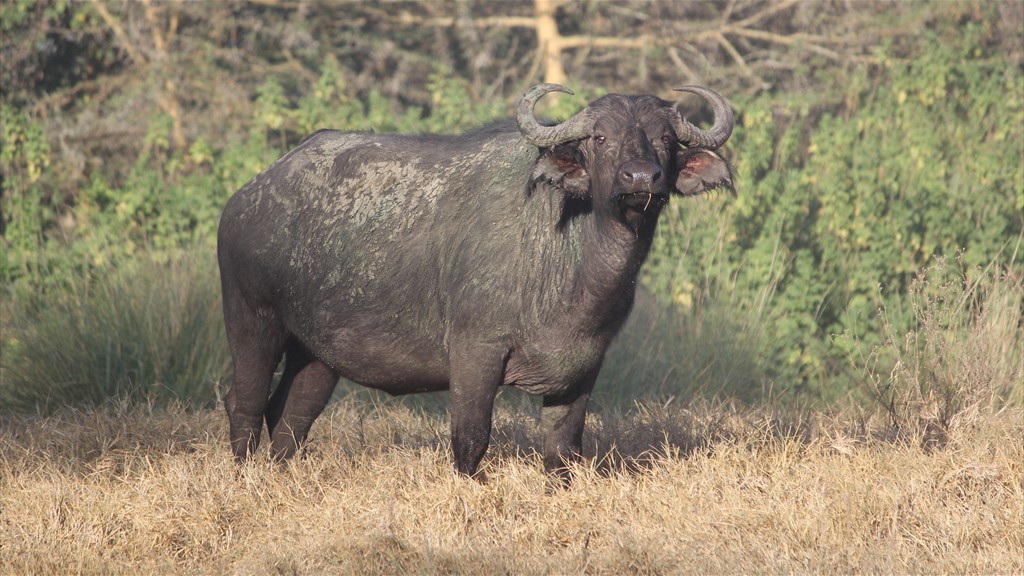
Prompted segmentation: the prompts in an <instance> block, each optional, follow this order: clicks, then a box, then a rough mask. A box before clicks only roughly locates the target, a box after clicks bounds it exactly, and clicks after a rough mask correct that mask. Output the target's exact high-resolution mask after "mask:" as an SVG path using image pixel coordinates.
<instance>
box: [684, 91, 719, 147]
mask: <svg viewBox="0 0 1024 576" xmlns="http://www.w3.org/2000/svg"><path fill="white" fill-rule="evenodd" d="M673 90H675V91H676V92H691V93H693V94H696V95H698V96H700V97H701V98H703V99H705V100H707V101H708V103H709V104H711V110H712V111H713V112H714V113H715V125H714V126H712V127H711V129H710V130H701V129H700V128H697V127H696V126H694V125H693V124H690V123H689V122H687V121H686V120H684V119H683V118H682V116H680V115H679V112H678V111H676V113H675V114H674V115H673V117H672V127H673V128H674V129H675V131H676V136H677V137H678V138H679V142H681V143H682V144H683V145H684V146H687V147H689V148H707V149H708V150H714V149H716V148H720V147H721V146H722V144H725V141H726V140H728V139H729V136H730V135H732V108H729V103H728V102H726V100H725V98H724V97H722V95H721V94H719V93H718V92H715V91H714V90H711V89H709V88H704V87H703V86H681V87H679V88H673Z"/></svg>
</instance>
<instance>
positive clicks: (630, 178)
mask: <svg viewBox="0 0 1024 576" xmlns="http://www.w3.org/2000/svg"><path fill="white" fill-rule="evenodd" d="M619 177H620V178H621V180H622V183H623V184H626V185H627V186H628V185H633V186H642V187H647V186H650V185H652V184H654V183H655V182H657V181H658V180H660V179H661V167H660V166H658V165H657V164H655V163H653V162H645V161H642V160H633V161H632V162H627V163H626V164H625V165H624V166H623V167H622V169H621V170H620V171H619Z"/></svg>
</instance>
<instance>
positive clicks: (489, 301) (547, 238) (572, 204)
mask: <svg viewBox="0 0 1024 576" xmlns="http://www.w3.org/2000/svg"><path fill="white" fill-rule="evenodd" d="M555 90H559V91H567V90H566V89H564V88H562V87H560V86H557V85H542V86H537V87H535V88H534V89H532V90H531V91H530V92H528V93H527V95H526V96H524V100H523V103H522V104H521V105H520V110H519V115H518V117H517V122H518V126H517V122H513V121H505V122H498V123H495V124H492V125H489V126H487V127H485V128H482V129H480V130H477V131H475V132H471V133H468V134H463V135H460V136H435V135H422V136H408V135H397V134H370V133H345V132H336V131H321V132H318V133H316V134H314V135H313V136H311V137H310V138H309V139H307V140H306V141H305V142H303V143H302V144H300V145H299V146H298V147H297V148H295V149H294V150H292V151H291V152H289V153H288V154H286V155H285V156H284V157H282V158H281V159H280V160H278V161H277V162H276V163H274V164H273V165H272V166H271V167H270V168H268V169H267V170H265V171H264V172H262V173H261V174H259V175H258V176H256V177H255V178H254V179H253V180H252V181H250V182H249V183H248V184H246V185H245V186H243V187H242V188H241V189H240V190H239V191H238V192H237V193H236V194H235V195H234V196H233V197H232V198H231V200H230V201H229V202H228V204H227V207H226V209H225V210H224V215H223V217H222V219H221V223H220V230H219V236H218V256H219V261H220V271H221V281H222V284H223V296H224V318H225V323H226V327H227V336H228V341H229V344H230V347H231V354H232V357H233V361H234V368H235V381H234V384H233V386H232V387H231V390H230V392H229V393H228V395H227V399H226V402H225V404H226V408H227V413H228V417H229V420H230V426H231V447H232V450H233V451H234V454H235V456H236V457H237V458H239V459H243V458H245V457H247V456H248V455H249V454H251V453H252V452H253V451H255V450H256V448H257V445H258V443H259V439H260V433H261V429H262V426H263V421H264V420H265V421H266V425H267V428H268V430H269V433H270V438H271V442H272V452H273V454H274V456H275V457H277V458H288V457H290V456H292V455H293V454H294V453H295V451H296V450H297V448H298V446H299V445H300V444H301V443H302V441H303V440H305V438H306V436H307V434H308V432H309V429H310V426H311V425H312V424H313V421H314V420H315V419H316V417H317V416H318V415H319V414H320V412H321V411H322V410H323V408H324V406H325V404H326V403H327V401H328V399H329V398H330V396H331V392H332V390H333V389H334V387H335V384H336V382H337V380H338V378H339V377H340V376H343V377H345V378H348V379H350V380H352V381H354V382H358V383H360V384H364V385H366V386H370V387H373V388H377V389H380V390H384V391H386V392H389V393H391V394H409V393H414V392H425V391H431V390H444V389H450V390H451V426H452V449H453V451H454V458H455V467H456V468H457V469H458V470H459V471H461V472H463V473H465V474H474V473H475V472H476V470H477V466H478V465H479V463H480V460H481V458H482V457H483V455H484V452H485V451H486V449H487V445H488V441H489V438H490V432H491V411H492V405H493V402H494V397H495V394H496V392H497V389H498V387H499V386H501V385H503V384H504V385H510V386H517V387H519V388H521V389H523V390H526V391H527V392H530V393H532V394H540V395H542V396H543V409H542V422H541V426H542V429H543V436H544V447H543V456H544V464H545V467H546V468H547V469H548V470H551V471H557V472H559V473H562V472H564V466H565V464H566V463H568V462H570V461H572V460H574V459H576V458H578V456H579V454H580V451H581V442H582V435H583V423H584V416H585V408H586V404H587V398H588V397H589V395H590V392H591V389H592V388H593V385H594V380H595V378H596V377H597V373H598V370H599V369H600V367H601V361H602V359H603V357H604V353H605V350H606V349H607V348H608V345H609V343H610V342H611V340H612V338H613V337H614V336H615V334H616V333H617V332H618V331H619V329H620V328H621V326H622V324H623V322H624V321H625V320H626V317H627V315H628V314H629V311H630V307H631V306H632V303H633V293H634V289H635V285H636V277H637V273H638V272H639V270H640V266H641V264H642V263H643V262H644V259H645V258H646V256H647V252H648V250H649V248H650V246H651V240H652V238H653V235H654V230H655V226H656V224H657V221H658V215H659V213H660V212H661V209H662V207H663V206H664V205H665V204H666V203H667V201H668V198H669V194H670V193H672V192H677V193H681V194H684V195H690V194H699V193H702V192H705V191H707V190H709V189H711V188H715V187H727V188H731V187H732V182H731V178H730V171H729V168H728V166H727V165H726V163H725V162H724V161H723V160H722V159H721V158H720V157H719V156H718V155H717V154H715V153H714V152H712V151H711V149H713V148H717V147H718V146H720V145H721V144H722V143H724V142H725V140H726V139H727V138H728V136H729V132H730V131H731V128H732V114H731V112H730V111H729V109H728V106H727V105H726V104H725V101H724V100H723V99H721V97H720V96H718V95H717V94H714V93H713V92H711V91H709V90H706V89H697V88H693V89H689V91H693V92H697V93H699V94H701V95H702V96H704V97H705V98H707V99H709V101H711V102H712V105H713V107H714V110H715V114H716V123H715V128H713V129H712V130H710V131H708V132H705V131H702V130H699V129H697V128H696V127H694V126H693V125H691V124H689V123H687V122H686V121H685V120H681V119H680V118H679V116H678V113H677V112H676V110H675V108H674V105H673V103H671V102H668V101H665V100H662V99H660V98H657V97H654V96H650V95H640V96H622V95H609V96H605V97H603V98H601V99H599V100H597V101H595V102H593V103H592V104H591V105H590V106H588V107H587V108H586V109H584V110H583V111H581V112H580V113H579V114H577V115H576V116H574V117H573V118H572V119H570V120H568V121H566V122H565V123H563V124H559V125H557V126H552V127H548V126H543V125H541V124H539V123H537V122H536V120H534V119H533V104H535V103H536V101H537V99H539V98H540V97H541V96H543V95H544V94H545V93H547V92H550V91H555ZM715 98H717V100H716V99H715ZM723 116H724V118H723ZM681 132H686V134H682V133H681ZM695 143H696V144H695ZM681 144H684V145H685V144H689V145H690V147H685V146H681ZM282 356H284V357H285V368H284V375H283V377H282V378H281V381H280V384H278V386H277V388H276V390H273V391H272V390H271V381H272V378H273V374H274V371H275V368H276V367H277V365H278V363H279V362H280V360H281V358H282Z"/></svg>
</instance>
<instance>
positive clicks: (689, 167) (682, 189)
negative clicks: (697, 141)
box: [676, 148, 736, 196]
mask: <svg viewBox="0 0 1024 576" xmlns="http://www.w3.org/2000/svg"><path fill="white" fill-rule="evenodd" d="M678 161H679V166H680V169H679V175H678V176H677V177H676V192H678V193H680V194H682V195H683V196H695V195H697V194H703V193H705V192H708V191H710V190H714V189H716V188H725V189H727V190H729V191H730V192H732V194H733V195H734V196H735V195H736V188H735V187H734V186H733V183H732V168H730V167H729V163H728V162H726V161H725V160H724V159H722V157H721V156H719V155H718V154H716V153H714V152H712V151H711V150H704V149H701V148H686V149H683V150H680V151H679V157H678Z"/></svg>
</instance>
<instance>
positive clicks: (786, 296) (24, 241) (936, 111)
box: [0, 0, 1024, 423]
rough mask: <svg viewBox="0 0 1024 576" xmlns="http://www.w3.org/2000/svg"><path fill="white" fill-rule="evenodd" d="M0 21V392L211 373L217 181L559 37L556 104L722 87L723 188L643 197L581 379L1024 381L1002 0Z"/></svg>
mask: <svg viewBox="0 0 1024 576" xmlns="http://www.w3.org/2000/svg"><path fill="white" fill-rule="evenodd" d="M550 23H553V24H554V25H555V27H554V29H553V31H552V29H551V28H550V27H548V28H545V27H544V26H545V25H546V24H550ZM0 29H2V33H3V66H2V77H0V95H2V110H0V112H2V130H3V132H2V144H3V145H2V151H0V162H2V169H3V174H2V184H3V191H2V194H3V195H2V203H0V206H2V215H0V222H2V248H3V251H2V257H0V281H2V287H0V291H2V294H0V295H2V320H3V323H2V327H0V329H2V335H0V345H2V357H0V401H2V403H3V406H4V408H13V409H18V410H30V411H37V410H41V411H49V410H52V409H54V408H56V407H60V406H66V405H75V404H79V403H96V402H102V401H103V400H104V399H109V398H112V397H117V398H129V399H133V400H136V401H138V400H146V401H149V402H156V403H163V402H167V401H168V400H171V399H176V400H181V401H186V402H189V403H192V404H195V405H210V404H213V403H214V402H215V401H216V400H217V399H218V394H219V392H220V386H222V385H223V382H226V381H227V380H228V377H229V374H228V371H229V364H228V362H227V357H226V351H225V347H224V345H223V338H222V337H221V335H220V331H221V330H222V328H221V324H220V322H221V321H220V319H219V315H220V311H219V294H218V286H217V281H216V275H215V270H216V266H215V263H214V259H213V256H212V254H213V238H214V233H215V230H216V226H217V219H218V216H219V213H220V209H221V207H222V206H223V204H224V202H225V201H226V199H227V198H228V197H229V195H230V194H231V193H232V192H233V191H234V190H236V189H237V188H238V187H239V186H241V185H242V184H243V183H244V182H245V181H247V180H248V179H249V178H251V177H252V176H253V175H255V174H256V173H257V172H258V171H260V170H261V169H263V168H264V167H266V166H267V165H268V164H269V163H271V162H272V161H273V160H274V159H276V158H277V157H278V156H279V155H280V154H282V153H283V152H284V151H286V150H287V149H288V148H289V147H291V146H293V145H294V144H296V143H297V142H298V141H299V140H301V139H302V138H303V137H304V136H306V135H308V134H309V133H311V132H312V131H314V130H316V129H318V128H321V127H332V128H340V129H373V130H377V131H393V130H398V131H437V132H458V131H461V130H463V129H466V128H468V127H471V126H474V125H478V124H480V123H482V122H485V121H487V120H489V119H492V118H495V117H499V116H502V115H506V114H508V113H510V111H511V109H512V108H513V106H514V104H515V102H516V100H517V98H518V96H519V94H521V93H522V91H523V90H524V89H525V88H526V87H528V86H529V85H531V84H533V83H536V82H538V81H541V80H543V79H552V78H553V75H557V74H558V73H559V68H560V73H562V74H564V75H565V76H566V80H565V81H566V82H567V83H568V84H569V85H570V86H571V87H572V88H573V89H575V90H576V91H577V96H576V97H574V98H558V99H554V98H553V100H556V101H555V102H554V103H553V104H551V105H550V106H549V108H548V113H549V114H552V115H554V116H556V117H557V116H561V115H567V114H569V113H571V112H573V111H574V110H576V109H578V107H579V106H582V105H583V104H584V103H585V102H586V101H588V100H590V99H592V98H594V97H596V96H598V95H600V94H602V93H605V92H609V91H615V92H652V93H657V94H660V95H663V96H669V95H670V94H671V90H670V89H671V87H672V86H676V85H680V84H684V83H701V84H706V85H709V86H712V87H714V88H716V89H718V90H719V91H721V92H722V93H723V94H725V95H727V97H729V99H730V101H731V102H732V104H733V106H734V108H735V110H736V112H737V125H736V130H735V132H734V135H733V137H732V140H731V141H730V144H729V151H728V154H729V155H730V159H731V161H732V162H733V164H734V165H735V166H736V170H737V175H738V182H739V186H738V189H739V194H738V196H737V197H736V198H731V197H725V196H712V197H709V198H700V199H687V200H685V201H679V202H674V203H673V205H672V206H671V207H670V209H669V212H668V214H667V215H665V216H664V217H663V222H662V226H661V227H660V232H659V237H658V241H657V246H656V247H655V250H654V251H653V254H652V256H651V259H650V261H649V263H648V264H647V266H646V268H645V272H644V277H643V283H644V286H645V287H646V288H647V290H648V291H649V294H647V295H644V296H643V297H642V298H641V300H640V302H639V303H638V306H637V314H636V315H635V318H634V319H633V320H632V321H631V323H630V325H629V327H628V328H627V330H626V332H625V333H624V334H623V335H622V337H621V338H620V339H619V342H618V344H617V347H616V348H615V349H613V350H612V351H611V352H610V357H609V362H608V365H607V368H606V370H605V372H604V374H603V376H602V378H603V380H604V382H603V383H602V384H601V385H600V387H599V390H600V394H601V396H600V397H599V398H598V403H599V405H604V406H609V407H623V406H625V407H628V406H629V405H630V403H631V402H633V401H634V400H635V399H651V400H658V401H661V402H666V401H670V400H672V399H678V400H690V399H693V398H695V397H718V398H734V399H739V400H742V401H747V402H768V403H773V404H774V403H782V404H796V405H807V404H812V405H827V404H834V403H836V402H848V401H851V400H852V401H853V402H854V403H861V404H863V403H864V402H869V403H870V402H874V401H876V400H880V401H881V402H882V404H880V405H881V406H883V407H884V408H885V409H886V410H888V411H889V412H890V413H891V414H894V415H896V414H897V413H898V412H899V411H900V410H905V409H906V410H909V408H907V407H908V406H917V407H920V406H924V405H926V404H929V402H938V404H937V405H941V406H942V408H941V410H939V413H940V414H945V418H946V420H947V423H948V420H949V418H950V417H951V415H952V414H955V413H956V411H957V410H959V409H961V408H963V407H965V406H968V405H973V404H972V403H974V402H976V401H977V398H978V397H979V394H981V392H978V393H977V394H975V393H968V391H969V390H982V391H984V392H985V394H988V396H986V398H989V399H990V400H993V401H995V402H997V403H998V404H1000V405H1002V404H1005V403H1010V404H1017V405H1019V404H1020V403H1021V398H1022V395H1024V392H1022V390H1024V384H1022V383H1021V382H1022V381H1024V336H1022V331H1024V327H1022V323H1021V310H1022V307H1024V288H1022V281H1024V265H1022V258H1024V256H1022V254H1021V251H1022V249H1024V245H1022V238H1024V236H1022V234H1024V149H1022V147H1024V86H1022V66H1024V5H1022V4H1021V3H1020V2H1016V1H1013V0H1010V1H1005V2H936V3H923V2H921V3H917V2H915V3H897V4H892V3H888V2H877V3H876V2H857V3H839V2H835V3H824V2H795V1H789V0H786V1H781V2H769V3H762V2H748V1H742V0H740V1H725V0H722V1H713V2H698V3H689V2H654V3H651V2H625V3H623V2H615V3H612V2H575V1H573V2H561V3H557V4H551V3H547V2H544V1H542V0H541V1H538V2H534V3H528V2H518V3H517V2H512V3H508V2H502V3H492V2H484V1H472V0H471V1H466V2H450V3H448V2H434V1H422V2H400V3H386V4H378V3H333V2H322V3H319V2H309V3H306V2H288V1H275V0H262V1H256V2H246V3H242V2H238V3H228V2H209V3H158V2H149V1H143V2H137V3H136V2H132V3H116V2H105V1H95V2H90V3H77V2H67V1H64V0H44V1H41V2H35V3H30V2H13V3H4V4H3V6H2V8H0ZM541 41H543V42H541ZM538 44H540V47H539V46H538ZM552 46H554V47H555V48H557V50H555V51H554V52H553V54H554V58H555V62H556V63H557V66H556V65H555V64H552V62H551V60H550V58H551V54H552V51H551V47H552ZM691 104H693V103H691V102H685V103H684V108H685V107H686V106H688V105H691ZM690 114H691V116H695V117H697V118H703V117H704V115H706V112H702V111H700V110H698V109H690ZM964 366H972V367H975V366H976V367H980V366H985V367H986V369H985V371H982V372H978V373H970V374H966V375H965V373H964V372H963V370H962V368H963V367H964ZM972 369H973V368H972ZM958 378H959V379H958ZM981 395H982V396H984V394H981ZM915 410H916V409H915ZM915 413H916V412H915Z"/></svg>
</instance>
